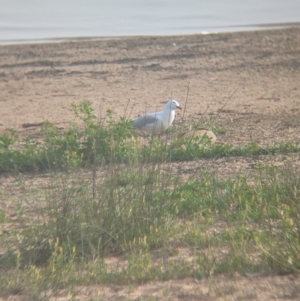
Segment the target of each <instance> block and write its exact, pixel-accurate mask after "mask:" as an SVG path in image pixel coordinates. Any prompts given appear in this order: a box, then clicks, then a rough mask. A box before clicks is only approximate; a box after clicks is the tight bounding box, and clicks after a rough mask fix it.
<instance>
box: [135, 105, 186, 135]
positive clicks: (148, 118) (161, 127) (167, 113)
mask: <svg viewBox="0 0 300 301" xmlns="http://www.w3.org/2000/svg"><path fill="white" fill-rule="evenodd" d="M175 109H180V110H181V107H180V106H179V103H178V102H177V101H176V100H169V101H168V102H167V104H166V106H165V108H164V110H163V111H160V112H156V113H149V114H146V115H143V116H140V117H137V118H134V119H133V120H132V121H133V124H132V127H133V128H134V129H138V130H141V131H144V132H147V133H149V134H159V133H161V132H163V131H165V130H166V129H167V128H168V127H169V126H170V125H171V124H172V122H173V120H174V118H175Z"/></svg>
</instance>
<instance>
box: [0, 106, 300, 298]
mask: <svg viewBox="0 0 300 301" xmlns="http://www.w3.org/2000/svg"><path fill="white" fill-rule="evenodd" d="M74 109H75V113H76V114H77V115H78V116H79V117H80V118H81V121H82V122H83V126H81V127H80V126H78V125H76V124H74V125H73V126H72V127H71V128H70V129H69V130H67V131H66V132H65V133H59V132H58V131H57V130H56V129H55V128H54V127H53V125H51V124H50V123H47V124H46V125H45V127H44V129H43V135H44V136H43V137H44V138H43V142H42V144H41V145H38V144H35V143H34V142H33V141H30V140H27V141H25V143H24V144H23V145H22V147H21V148H20V149H17V147H18V145H17V144H16V143H17V142H18V137H17V135H16V133H15V132H14V131H11V132H10V134H9V135H4V136H1V140H0V141H1V145H2V146H1V156H2V157H1V164H2V165H1V168H2V171H4V170H5V171H10V170H12V171H19V170H39V169H41V170H47V173H48V174H49V175H50V176H49V178H48V180H45V183H44V184H41V185H40V186H37V185H36V184H34V183H33V184H32V185H29V184H26V181H24V180H23V176H22V175H20V174H19V176H18V178H19V179H20V181H18V182H17V183H16V184H15V186H16V188H18V189H19V190H20V189H21V190H22V193H21V194H17V195H12V196H11V195H10V194H9V193H8V191H5V190H2V191H1V194H0V195H1V197H4V198H7V200H6V201H7V202H10V203H11V204H14V207H15V208H16V210H15V216H16V217H15V219H14V223H16V224H17V225H21V226H15V227H9V228H8V230H7V231H2V233H1V234H0V245H1V246H2V253H1V255H0V292H4V293H11V294H25V295H28V296H30V298H32V299H37V300H40V299H43V298H44V293H45V291H49V290H51V291H52V292H56V291H58V290H60V289H62V288H65V289H67V290H68V292H70V294H71V295H74V296H75V295H76V292H77V288H78V286H80V285H88V284H99V283H102V284H103V283H126V284H132V283H141V282H145V281H149V280H167V279H180V278H183V277H194V278H199V279H201V278H203V277H212V276H213V275H214V274H218V273H224V274H231V275H234V274H236V273H239V274H241V275H245V274H253V273H298V272H299V270H300V256H299V254H300V219H299V216H300V193H299V191H300V176H299V174H298V172H297V170H296V169H294V168H293V166H291V165H286V166H284V167H282V168H279V167H274V166H270V167H267V166H261V165H260V166H257V167H256V170H255V175H254V176H253V178H251V179H248V178H246V177H244V176H242V175H240V176H237V177H235V178H231V179H224V178H220V177H216V175H214V174H211V173H204V172H202V173H201V174H199V175H197V176H190V177H189V178H188V179H187V180H186V181H185V182H181V180H180V177H179V175H175V174H173V173H171V172H170V171H168V169H167V168H166V166H167V165H166V163H168V162H170V161H181V160H192V159H193V158H194V159H195V158H198V157H218V156H253V155H257V154H276V153H286V152H297V151H298V149H297V147H296V146H294V145H293V144H288V143H287V144H283V145H279V146H274V147H269V148H267V149H266V148H264V149H263V148H261V147H259V146H258V145H257V144H255V143H253V144H250V145H248V146H245V147H242V148H234V147H232V146H211V145H210V144H209V143H207V142H205V139H204V140H201V141H200V140H197V139H192V140H190V139H183V140H180V141H177V142H176V143H175V144H168V142H165V141H164V140H163V139H157V138H154V139H152V140H151V141H150V142H149V144H147V145H144V146H139V145H138V144H137V141H136V139H135V135H134V134H133V133H132V131H131V130H130V127H129V123H128V121H126V120H121V121H120V122H114V121H113V115H112V112H111V111H110V112H108V120H107V124H102V125H97V124H96V121H95V120H96V118H95V116H94V113H93V111H92V110H91V108H90V106H89V104H88V103H83V104H81V105H80V106H76V107H75V108H74ZM13 154H14V155H13ZM10 155H11V156H10ZM5 156H7V157H5ZM22 156H24V157H22ZM3 158H6V160H7V162H5V160H4V159H3ZM25 159H26V160H25ZM5 164H6V165H5ZM81 167H88V168H86V169H85V170H84V171H83V170H82V169H81ZM37 177H38V176H37ZM34 179H35V177H33V182H34ZM26 185H27V186H26ZM8 216H10V215H9V213H8V212H6V211H5V209H4V208H3V209H1V211H0V225H9V224H10V223H11V221H10V219H9V218H8ZM182 249H184V250H188V251H189V253H190V254H191V258H186V257H184V256H181V253H180V252H181V250H182ZM3 250H5V251H3ZM108 258H117V259H118V261H119V263H118V264H115V265H112V264H111V263H109V261H108ZM0 296H1V294H0Z"/></svg>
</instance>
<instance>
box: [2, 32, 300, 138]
mask: <svg viewBox="0 0 300 301" xmlns="http://www.w3.org/2000/svg"><path fill="white" fill-rule="evenodd" d="M299 49H300V28H289V29H279V30H266V31H253V32H238V33H222V34H210V35H187V36H172V37H133V38H119V39H107V40H102V41H77V42H63V43H53V44H52V43H46V44H31V45H30V44H29V45H11V46H0V78H1V81H0V89H1V92H0V103H1V110H0V123H1V124H2V126H1V127H0V130H1V132H3V131H5V130H7V129H9V128H14V129H16V130H17V131H19V132H21V133H24V134H26V135H31V134H33V133H35V132H36V131H39V127H40V126H39V125H40V124H41V123H42V122H44V121H45V120H49V121H51V122H53V123H54V124H55V125H57V126H59V127H62V128H65V127H66V126H68V124H70V122H72V120H73V113H72V109H71V103H78V102H80V101H82V100H88V101H90V102H91V103H92V106H93V107H94V108H95V110H96V112H97V114H98V115H99V117H100V118H104V117H105V115H106V110H107V108H112V109H113V110H114V111H115V112H116V115H117V116H123V115H124V114H125V115H126V117H128V118H132V117H135V116H137V115H139V114H142V113H144V112H145V111H147V112H150V111H155V110H157V109H160V108H162V107H163V105H164V103H165V102H166V101H167V100H168V99H170V98H171V97H172V98H174V99H176V100H178V101H179V102H180V104H181V105H182V106H184V105H185V102H186V94H187V87H188V85H189V96H188V100H187V104H186V112H185V116H184V119H185V120H187V121H188V123H193V122H194V123H195V122H199V120H200V119H201V117H203V115H204V116H214V115H216V114H218V118H217V122H218V123H220V124H225V125H227V126H228V125H229V124H228V123H230V122H233V121H234V122H240V121H241V122H240V123H241V126H242V127H244V126H246V129H245V130H246V131H250V128H251V126H252V125H253V132H252V135H253V136H254V137H253V139H255V138H257V139H259V138H260V137H261V133H260V134H259V135H258V136H257V137H256V131H259V129H258V128H259V126H258V125H259V123H258V122H256V121H253V120H260V121H259V122H260V123H264V122H268V123H270V124H269V126H270V128H268V129H267V131H268V130H269V131H272V129H271V127H272V125H271V124H272V122H274V124H273V125H275V124H276V123H277V122H278V120H282V119H285V120H287V121H289V122H290V121H291V119H293V118H296V119H297V118H298V117H297V116H298V114H299V109H300V88H299V79H300V50H299ZM236 89H237V91H236V92H235V94H234V95H233V96H232V97H231V99H230V100H229V101H228V103H227V104H226V105H225V106H224V103H225V101H226V100H228V97H230V95H231V94H232V93H233V92H234V91H235V90H236ZM128 102H129V104H128ZM127 105H128V109H127V112H125V108H126V106H127ZM180 118H181V116H180V113H179V115H178V116H177V120H180ZM253 122H254V123H253ZM255 128H257V130H255ZM241 130H242V128H238V129H237V131H241ZM236 134H237V133H236ZM273 134H274V135H275V136H277V135H276V134H275V133H273ZM263 135H264V140H266V139H268V133H267V132H266V133H264V134H263ZM279 136H280V135H279ZM227 138H228V137H227ZM261 138H263V137H261ZM294 138H296V136H295V137H294V136H293V137H291V139H294ZM274 139H277V138H276V137H274ZM259 140H260V139H259ZM236 142H237V141H236ZM270 142H271V141H270Z"/></svg>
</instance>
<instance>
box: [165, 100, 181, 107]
mask: <svg viewBox="0 0 300 301" xmlns="http://www.w3.org/2000/svg"><path fill="white" fill-rule="evenodd" d="M166 108H168V109H169V110H175V109H180V110H181V107H180V106H179V103H178V102H177V101H176V100H174V99H172V100H169V101H168V102H167V104H166Z"/></svg>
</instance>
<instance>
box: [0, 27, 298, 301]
mask: <svg viewBox="0 0 300 301" xmlns="http://www.w3.org/2000/svg"><path fill="white" fill-rule="evenodd" d="M299 83H300V27H294V28H286V29H273V30H262V31H248V32H235V33H221V34H209V35H185V36H165V37H131V38H118V39H103V40H98V41H92V40H82V41H66V42H61V43H44V44H27V45H26V44H23V45H3V46H0V91H1V92H0V124H1V126H0V133H4V132H7V131H8V130H9V129H10V128H14V129H15V130H16V131H17V132H18V133H19V134H20V135H21V136H30V137H38V136H39V135H40V130H41V126H42V124H43V122H45V121H46V120H49V121H50V122H52V123H54V124H55V126H57V127H59V128H60V129H62V130H63V129H66V128H68V126H69V125H70V124H71V123H72V122H73V120H74V114H73V112H72V108H71V104H72V103H79V102H81V101H83V100H88V101H90V102H91V104H92V106H93V108H94V109H95V111H96V113H97V115H98V116H99V120H103V119H105V116H106V111H107V109H109V108H110V109H113V110H114V111H115V113H116V118H118V117H120V116H126V117H127V118H133V117H135V116H138V115H140V114H143V113H144V112H152V111H155V110H160V109H161V108H163V106H164V103H165V102H166V101H167V100H168V99H171V98H173V99H176V100H177V101H178V102H179V103H180V105H181V106H183V107H186V110H185V114H184V116H183V111H181V112H178V115H177V116H176V120H175V124H176V123H178V122H184V123H185V124H186V125H190V124H193V123H194V124H195V123H200V124H203V125H207V124H209V123H208V122H207V121H208V120H210V119H214V120H215V121H214V122H215V123H216V124H217V125H218V126H219V127H222V128H225V129H226V133H225V134H224V135H221V136H219V137H217V143H229V144H232V145H238V146H242V145H246V144H248V143H250V142H251V141H257V142H258V143H259V144H260V145H272V144H275V143H282V142H289V141H290V142H293V143H299V132H300V116H299V114H300V85H299ZM187 92H188V98H187ZM234 92H235V93H234ZM232 94H233V95H232ZM231 95H232V97H231V98H230V96H231ZM229 98H230V99H229ZM126 108H127V109H126ZM221 160H223V161H224V162H223V166H224V173H226V171H225V170H226V169H228V168H231V169H235V170H237V171H239V170H241V168H244V169H247V168H250V166H251V164H252V162H251V158H247V159H243V158H239V159H236V158H234V159H233V158H228V159H221ZM262 160H266V161H265V162H268V163H272V162H277V163H278V164H283V162H286V161H287V160H292V163H293V164H294V165H297V166H300V164H299V158H298V156H292V157H289V156H278V157H275V156H274V157H272V158H271V159H270V158H264V159H262ZM212 161H213V160H212ZM225 161H226V162H225ZM189 164H193V163H189ZM209 164H210V162H209V161H207V165H209ZM211 164H217V165H218V167H219V168H220V166H219V165H220V161H219V162H211ZM220 172H222V171H220ZM218 277H219V278H218V279H219V280H218V281H220V283H221V285H224V286H226V285H227V286H228V285H231V286H236V287H239V288H240V289H241V290H240V291H239V290H237V293H236V294H235V293H233V294H232V295H231V296H228V299H226V300H241V299H238V298H239V296H241V294H240V292H241V291H243V296H245V295H246V296H249V299H247V300H250V299H251V300H254V299H255V300H280V296H283V295H280V294H281V293H282V291H284V289H288V288H290V290H291V291H293V292H294V295H293V296H294V297H295V296H296V297H295V298H296V299H297V298H300V291H299V285H300V279H299V277H298V276H297V275H292V276H291V275H288V276H282V277H279V276H276V277H271V276H268V277H265V278H262V277H256V278H241V279H236V280H232V279H229V278H226V277H223V276H218ZM216 279H217V278H216ZM193 285H196V284H195V281H194V280H193V279H186V280H184V281H180V283H179V282H178V280H170V281H168V282H166V283H165V286H164V287H165V288H168V289H169V290H171V291H172V288H174V287H175V288H176V290H173V291H172V292H173V295H172V297H171V298H172V299H168V300H200V299H197V298H198V297H199V296H200V295H201V294H200V295H199V296H198V297H197V294H196V293H195V294H194V295H190V297H189V298H188V299H185V298H183V297H180V294H179V292H186V293H187V292H190V290H191V289H192V287H193ZM197 285H199V284H197ZM258 285H260V289H258V290H256V288H257V286H258ZM209 286H210V284H209V280H205V281H203V282H202V287H201V290H202V291H203V292H204V291H206V290H209ZM164 287H163V285H162V284H161V283H159V282H157V283H156V282H151V283H150V284H146V285H145V286H142V285H141V286H140V287H139V289H140V294H138V293H137V296H136V298H138V297H139V296H142V295H145V294H146V295H147V294H148V295H149V296H150V295H151V294H152V293H151V292H158V291H162V290H163V289H164ZM284 287H285V288H284ZM297 287H298V289H297ZM97 289H98V288H97ZM101 289H102V290H103V291H104V292H105V293H106V294H107V297H110V298H113V297H111V296H115V295H114V294H116V293H115V292H110V287H109V286H103V287H101ZM91 290H92V288H91ZM83 291H84V290H83ZM87 291H88V289H87ZM95 291H96V288H95ZM238 291H239V292H238ZM137 292H138V291H137ZM247 294H248V295H247ZM251 294H252V295H251ZM181 295H182V294H181ZM87 296H88V294H87ZM182 296H184V294H183V295H182ZM251 296H252V297H251ZM274 296H277V297H278V298H277V297H276V298H275V297H274ZM291 296H292V295H291ZM297 296H298V297H297ZM282 298H283V297H282ZM0 299H1V298H0ZM14 300H15V299H14ZM16 300H17V299H16ZM111 300H113V299H111ZM139 300H141V299H139ZM147 300H148V299H147ZM157 300H163V299H157ZM206 300H219V299H218V297H217V296H212V297H211V298H207V299H206ZM220 300H221V299H220ZM222 300H223V299H222Z"/></svg>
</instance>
